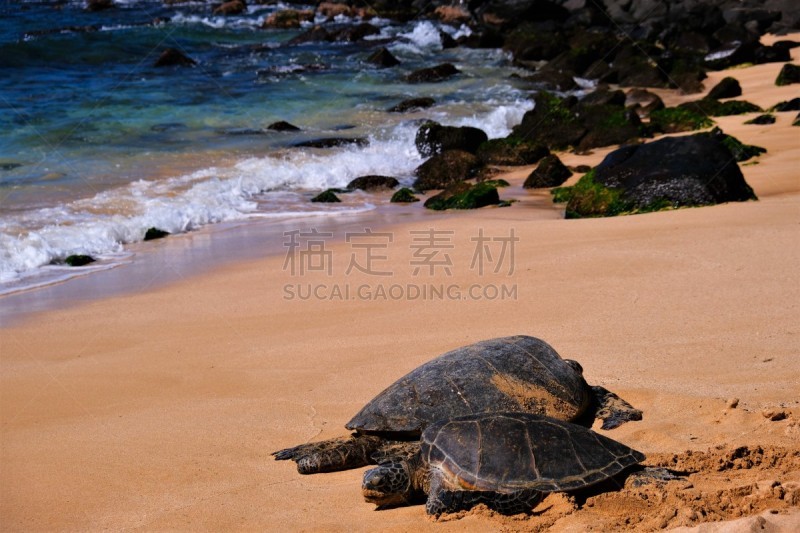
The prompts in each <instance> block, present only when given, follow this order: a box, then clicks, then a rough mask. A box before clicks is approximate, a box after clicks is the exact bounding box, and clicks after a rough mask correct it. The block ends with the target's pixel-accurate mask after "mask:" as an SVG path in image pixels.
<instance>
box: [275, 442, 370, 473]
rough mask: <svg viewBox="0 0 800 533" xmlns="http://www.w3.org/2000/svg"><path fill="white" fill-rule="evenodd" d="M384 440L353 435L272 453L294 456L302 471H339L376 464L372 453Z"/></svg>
mask: <svg viewBox="0 0 800 533" xmlns="http://www.w3.org/2000/svg"><path fill="white" fill-rule="evenodd" d="M383 442H385V441H384V440H383V439H381V438H379V437H375V436H372V435H359V434H353V435H351V436H349V437H338V438H335V439H329V440H323V441H320V442H309V443H307V444H300V445H298V446H294V447H293V448H286V449H283V450H278V451H277V452H273V453H272V455H273V456H274V457H275V460H276V461H285V460H287V459H291V460H292V461H294V462H295V463H297V471H298V472H300V473H301V474H319V473H323V472H338V471H339V470H349V469H351V468H359V467H362V466H366V465H368V464H374V461H373V460H372V459H371V458H370V456H371V455H372V454H373V453H374V452H375V451H376V450H377V449H378V448H379V447H380V446H381V444H382V443H383Z"/></svg>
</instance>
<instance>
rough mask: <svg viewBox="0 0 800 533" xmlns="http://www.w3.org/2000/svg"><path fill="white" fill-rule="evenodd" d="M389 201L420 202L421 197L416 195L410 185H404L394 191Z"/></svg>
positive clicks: (396, 202) (397, 202)
mask: <svg viewBox="0 0 800 533" xmlns="http://www.w3.org/2000/svg"><path fill="white" fill-rule="evenodd" d="M389 201H390V202H392V203H395V204H410V203H412V202H419V198H417V197H416V196H414V191H412V190H411V189H409V188H408V187H403V188H402V189H400V190H399V191H397V192H396V193H394V194H393V195H392V199H391V200H389Z"/></svg>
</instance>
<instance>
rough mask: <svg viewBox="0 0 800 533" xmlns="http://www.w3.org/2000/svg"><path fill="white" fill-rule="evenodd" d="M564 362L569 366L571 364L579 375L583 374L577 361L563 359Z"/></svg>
mask: <svg viewBox="0 0 800 533" xmlns="http://www.w3.org/2000/svg"><path fill="white" fill-rule="evenodd" d="M564 362H565V363H567V364H568V365H569V366H571V367H572V368H573V369H574V370H575V372H577V373H578V374H580V375H581V376H582V375H583V367H582V366H581V364H580V363H579V362H577V361H576V360H574V359H564Z"/></svg>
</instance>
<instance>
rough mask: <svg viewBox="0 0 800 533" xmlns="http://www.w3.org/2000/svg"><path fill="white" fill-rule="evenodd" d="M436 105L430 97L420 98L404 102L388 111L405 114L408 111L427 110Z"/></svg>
mask: <svg viewBox="0 0 800 533" xmlns="http://www.w3.org/2000/svg"><path fill="white" fill-rule="evenodd" d="M435 103H436V100H434V99H433V98H428V97H424V96H423V97H420V98H409V99H408V100H403V101H402V102H400V103H399V104H397V105H395V106H392V107H390V108H389V109H387V111H388V112H389V113H405V112H406V111H416V110H418V109H427V108H429V107H431V106H433V105H434V104H435Z"/></svg>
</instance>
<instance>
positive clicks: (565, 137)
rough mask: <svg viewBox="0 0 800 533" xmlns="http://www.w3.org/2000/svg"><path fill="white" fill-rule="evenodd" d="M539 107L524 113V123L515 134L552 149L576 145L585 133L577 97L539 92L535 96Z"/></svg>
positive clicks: (562, 148)
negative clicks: (576, 111) (576, 108)
mask: <svg viewBox="0 0 800 533" xmlns="http://www.w3.org/2000/svg"><path fill="white" fill-rule="evenodd" d="M535 101H536V107H534V108H533V109H532V110H530V111H528V112H527V113H525V115H524V116H523V117H522V122H521V123H520V124H519V125H518V126H516V127H515V128H514V131H513V137H514V138H517V139H520V140H524V141H525V142H528V143H531V144H534V145H536V144H541V145H544V146H547V147H548V148H549V149H550V150H565V149H567V148H569V147H570V146H577V145H578V142H580V140H581V139H582V138H583V136H584V135H585V134H586V127H585V126H584V125H583V123H582V122H581V120H580V119H579V117H578V116H577V114H576V113H575V109H574V108H575V107H576V106H577V104H578V99H577V98H575V97H569V98H559V97H558V96H555V95H553V94H550V93H548V92H545V91H543V92H540V93H538V94H537V95H536V98H535Z"/></svg>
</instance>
